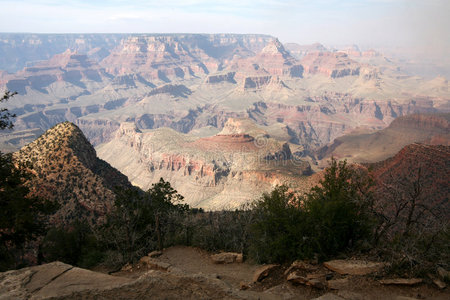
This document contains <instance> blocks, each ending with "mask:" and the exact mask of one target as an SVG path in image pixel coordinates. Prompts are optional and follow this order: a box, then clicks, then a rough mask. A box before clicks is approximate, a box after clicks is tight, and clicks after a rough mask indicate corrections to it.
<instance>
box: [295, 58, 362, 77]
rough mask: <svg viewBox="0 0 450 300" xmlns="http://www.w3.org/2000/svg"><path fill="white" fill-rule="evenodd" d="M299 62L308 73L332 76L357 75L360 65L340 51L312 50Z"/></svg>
mask: <svg viewBox="0 0 450 300" xmlns="http://www.w3.org/2000/svg"><path fill="white" fill-rule="evenodd" d="M301 64H302V65H303V67H304V69H305V73H308V74H317V73H319V74H324V75H326V76H330V77H332V78H336V77H344V76H351V75H359V70H360V68H361V66H360V65H359V64H358V63H357V62H356V61H354V60H351V59H350V58H349V57H348V55H347V54H345V53H341V52H314V53H309V54H307V55H306V56H305V57H303V58H302V60H301Z"/></svg>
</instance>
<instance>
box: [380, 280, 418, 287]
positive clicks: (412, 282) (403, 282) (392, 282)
mask: <svg viewBox="0 0 450 300" xmlns="http://www.w3.org/2000/svg"><path fill="white" fill-rule="evenodd" d="M422 281H423V280H422V279H420V278H393V279H382V280H380V283H381V284H384V285H408V286H411V285H416V284H419V283H422Z"/></svg>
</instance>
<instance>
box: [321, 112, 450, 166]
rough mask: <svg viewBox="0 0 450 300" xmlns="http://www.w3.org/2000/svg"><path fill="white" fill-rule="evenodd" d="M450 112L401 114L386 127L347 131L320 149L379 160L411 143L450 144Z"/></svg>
mask: <svg viewBox="0 0 450 300" xmlns="http://www.w3.org/2000/svg"><path fill="white" fill-rule="evenodd" d="M449 142H450V114H449V113H447V114H413V115H407V116H402V117H398V118H397V119H395V120H394V121H393V122H392V123H391V124H390V125H389V126H388V127H387V128H385V129H383V130H379V131H376V132H373V133H368V134H348V135H344V136H341V137H339V138H337V139H335V140H334V141H333V142H332V143H330V144H329V145H327V146H324V147H322V148H321V149H320V150H319V151H318V157H319V159H323V160H324V159H325V160H326V159H328V158H329V157H331V156H335V157H337V158H347V159H348V160H349V161H352V162H376V161H380V160H384V159H387V158H388V157H391V156H393V155H395V154H396V153H397V152H398V151H400V150H401V149H402V148H403V147H404V146H406V145H408V144H411V143H428V144H443V145H449Z"/></svg>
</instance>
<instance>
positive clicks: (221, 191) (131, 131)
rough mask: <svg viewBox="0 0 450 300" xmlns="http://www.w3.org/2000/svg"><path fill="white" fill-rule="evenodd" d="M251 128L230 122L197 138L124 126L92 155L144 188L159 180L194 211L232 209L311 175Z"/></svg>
mask: <svg viewBox="0 0 450 300" xmlns="http://www.w3.org/2000/svg"><path fill="white" fill-rule="evenodd" d="M240 125H243V126H242V128H241V127H240ZM252 127H253V128H251V127H250V126H249V124H248V123H247V122H245V121H239V120H233V119H229V120H228V122H227V123H226V124H225V128H224V130H223V131H222V132H221V133H219V134H217V135H214V136H209V137H203V138H198V137H194V136H191V135H185V134H180V133H177V132H175V131H174V130H171V129H168V128H160V129H157V130H150V131H144V132H142V131H141V130H139V129H137V128H136V127H135V126H134V124H130V123H123V124H122V125H121V127H120V129H119V130H118V131H117V133H116V136H115V138H114V139H113V140H112V141H110V142H109V143H106V144H102V145H99V146H98V147H97V152H98V154H99V156H100V157H101V158H103V159H105V160H107V161H109V162H111V164H112V165H113V166H114V167H116V168H118V169H119V170H120V171H121V172H123V173H124V174H126V175H127V176H128V177H129V178H130V180H131V181H132V182H133V183H134V184H136V185H138V186H140V187H141V188H143V189H148V188H149V187H150V186H151V184H152V183H154V182H156V181H158V180H159V178H160V177H164V178H165V179H166V180H168V181H169V182H170V183H171V184H172V185H173V186H174V187H175V188H176V189H177V190H178V191H179V192H180V193H181V194H182V195H184V196H185V200H186V202H187V203H188V204H190V205H192V206H194V207H203V208H206V209H222V208H237V207H239V206H240V205H242V204H244V203H247V202H249V201H251V200H254V199H255V198H257V197H259V196H260V194H261V193H262V192H263V191H268V190H270V189H271V188H273V187H274V186H275V185H276V184H281V183H284V182H286V183H291V184H295V182H296V179H298V178H300V177H302V176H303V175H308V174H310V172H311V169H310V166H309V164H308V163H306V162H303V161H299V160H296V159H294V158H293V156H292V154H291V151H290V148H289V146H288V144H286V143H282V142H278V141H276V140H274V139H272V138H270V137H268V135H267V134H264V131H263V130H262V129H259V128H257V127H256V126H255V125H253V126H252ZM255 127H256V128H255ZM246 132H249V133H251V134H254V135H256V136H251V135H250V134H248V133H246Z"/></svg>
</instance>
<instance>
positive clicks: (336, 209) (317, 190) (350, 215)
mask: <svg viewBox="0 0 450 300" xmlns="http://www.w3.org/2000/svg"><path fill="white" fill-rule="evenodd" d="M372 186H373V183H372V180H371V178H370V177H369V175H368V174H367V173H365V172H362V171H361V170H358V169H356V168H355V167H349V166H347V163H346V161H341V162H337V161H336V160H335V159H332V160H331V162H330V166H329V167H328V168H327V169H326V171H325V174H324V178H323V179H322V180H321V181H320V183H319V185H317V186H315V187H313V188H312V189H311V191H310V192H309V193H308V194H307V195H306V199H305V212H306V214H307V220H308V222H307V227H308V229H307V231H308V233H309V236H308V238H307V239H308V243H309V247H310V248H311V250H312V251H314V252H315V253H317V254H318V256H319V259H326V258H329V257H331V256H334V255H336V254H337V253H339V252H341V251H343V250H346V249H352V248H353V247H354V246H355V245H356V243H357V242H358V241H360V240H367V241H369V240H370V236H371V232H372V226H373V225H374V223H373V218H372V216H371V213H370V211H371V208H372V206H373V195H372V192H371V187H372Z"/></svg>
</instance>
